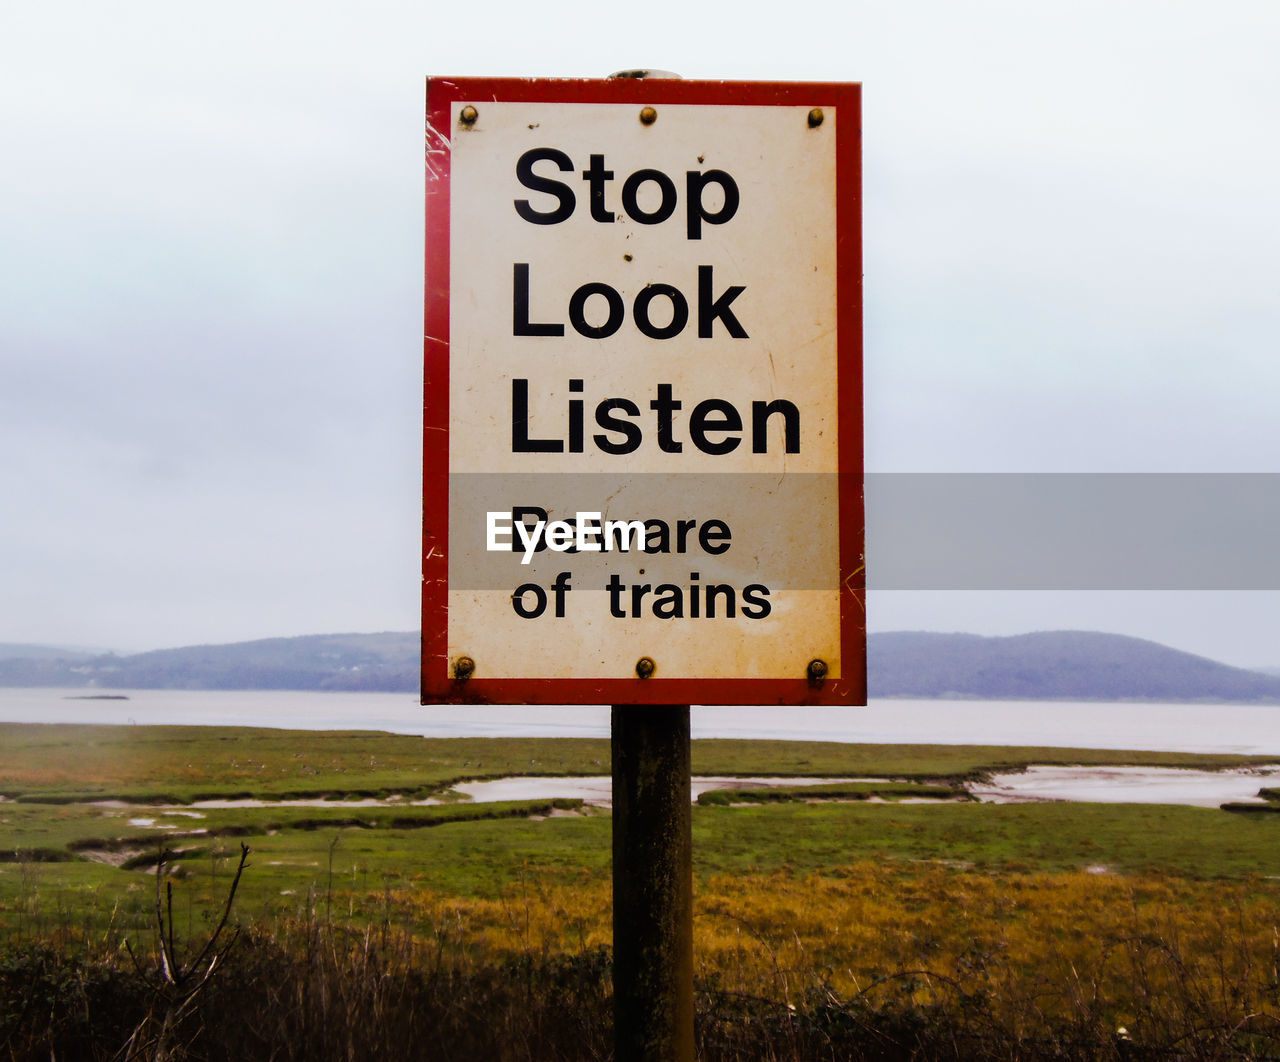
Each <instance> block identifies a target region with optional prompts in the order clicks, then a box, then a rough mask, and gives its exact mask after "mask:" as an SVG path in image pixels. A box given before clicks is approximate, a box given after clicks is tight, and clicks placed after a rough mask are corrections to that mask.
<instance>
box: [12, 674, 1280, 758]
mask: <svg viewBox="0 0 1280 1062" xmlns="http://www.w3.org/2000/svg"><path fill="white" fill-rule="evenodd" d="M100 692H102V693H124V694H127V696H128V698H129V699H128V700H118V701H117V700H103V701H99V700H82V699H71V698H76V697H84V696H85V694H86V691H85V690H83V689H80V690H57V689H0V722H22V723H108V724H117V725H132V724H137V725H147V724H159V723H181V724H190V725H199V726H260V727H278V728H284V729H296V730H384V731H389V732H391V733H397V734H422V735H426V736H430V737H499V736H513V737H608V736H609V709H608V707H606V706H599V705H596V706H580V705H572V706H554V705H551V706H548V705H541V706H510V705H503V706H470V705H461V706H459V705H441V706H432V707H422V706H421V705H419V704H418V703H417V699H416V698H415V697H414V695H412V694H404V693H305V692H295V691H210V692H206V691H198V690H122V691H108V690H103V691H100ZM692 727H693V736H694V737H695V738H706V737H726V738H756V739H764V738H773V739H784V740H788V739H789V740H809V741H846V742H864V743H869V744H937V745H1043V746H1050V747H1056V748H1062V747H1067V748H1072V747H1074V748H1105V749H1150V750H1157V751H1173V752H1205V753H1241V754H1245V755H1254V756H1257V755H1263V756H1269V755H1273V754H1274V755H1276V756H1280V706H1277V705H1240V704H1130V703H1119V704H1109V703H1093V702H1089V703H1071V702H1051V701H934V700H876V701H873V702H872V703H871V705H870V706H868V707H866V708H756V707H695V708H694V709H693V714H692Z"/></svg>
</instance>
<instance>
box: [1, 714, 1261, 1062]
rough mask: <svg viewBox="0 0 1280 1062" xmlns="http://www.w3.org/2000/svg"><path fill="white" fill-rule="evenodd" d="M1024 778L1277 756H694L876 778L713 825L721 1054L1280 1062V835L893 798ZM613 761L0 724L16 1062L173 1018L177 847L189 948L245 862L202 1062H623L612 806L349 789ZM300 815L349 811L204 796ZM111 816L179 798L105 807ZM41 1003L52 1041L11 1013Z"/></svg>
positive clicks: (1146, 810) (702, 1026)
mask: <svg viewBox="0 0 1280 1062" xmlns="http://www.w3.org/2000/svg"><path fill="white" fill-rule="evenodd" d="M1032 762H1055V763H1064V762H1065V763H1079V762H1088V763H1138V764H1159V765H1166V766H1235V765H1237V764H1240V763H1242V762H1256V761H1248V760H1243V759H1242V758H1240V757H1193V756H1178V755H1169V754H1163V753H1162V754H1134V753H1105V752H1087V751H1084V750H1039V749H999V748H986V747H967V748H966V747H919V748H910V747H898V746H847V745H829V744H821V743H779V742H727V741H724V742H721V741H712V742H695V745H694V763H695V768H694V769H695V772H697V773H704V774H723V775H729V776H733V775H740V776H749V775H774V776H783V777H785V776H788V775H790V776H795V777H800V776H818V777H822V776H827V777H832V778H838V777H866V778H879V779H885V780H884V781H877V782H868V783H848V782H839V783H835V782H833V783H828V784H826V785H820V786H816V787H809V786H804V787H786V788H784V789H782V790H779V791H774V792H771V793H760V792H759V791H752V790H733V791H720V792H719V793H713V794H707V795H706V796H707V798H709V799H704V800H702V801H700V802H699V804H698V805H697V806H695V807H694V809H693V834H694V860H695V866H694V872H695V904H696V910H695V936H696V945H695V947H696V962H697V964H698V985H699V995H698V1007H699V1011H698V1014H699V1042H700V1051H701V1057H703V1058H706V1059H725V1060H729V1059H742V1060H744V1062H745V1060H747V1059H752V1060H754V1059H796V1060H798V1059H802V1058H803V1059H808V1058H815V1059H816V1058H823V1059H828V1058H829V1059H836V1058H907V1057H912V1056H913V1055H914V1057H931V1058H957V1059H961V1058H1036V1057H1060V1058H1081V1059H1084V1058H1098V1057H1119V1052H1121V1050H1122V1048H1121V1047H1120V1046H1118V1043H1117V1040H1116V1035H1117V1034H1116V1029H1117V1028H1118V1027H1120V1026H1123V1027H1124V1028H1125V1029H1126V1030H1128V1032H1127V1033H1126V1036H1129V1037H1131V1038H1136V1039H1134V1042H1135V1043H1137V1044H1138V1045H1139V1046H1140V1047H1141V1048H1142V1050H1143V1051H1149V1052H1151V1053H1150V1054H1149V1055H1145V1056H1144V1055H1142V1054H1136V1055H1135V1054H1134V1052H1135V1051H1136V1050H1137V1048H1130V1047H1124V1048H1123V1050H1124V1051H1128V1052H1129V1057H1153V1058H1154V1057H1171V1056H1172V1055H1174V1054H1177V1053H1181V1054H1182V1055H1183V1056H1185V1057H1204V1058H1209V1057H1214V1058H1232V1057H1254V1056H1257V1057H1262V1056H1264V1055H1265V1054H1267V1053H1268V1052H1270V1053H1271V1054H1277V1053H1280V1033H1277V1031H1276V1030H1277V1028H1280V1013H1277V994H1278V992H1280V990H1278V989H1277V987H1276V986H1277V985H1280V943H1278V942H1280V886H1278V884H1277V883H1278V882H1280V843H1277V842H1280V817H1278V816H1275V815H1236V814H1231V813H1228V812H1224V811H1219V810H1210V809H1199V808H1185V807H1165V806H1159V805H1121V804H1115V805H1106V804H1008V805H986V804H977V803H971V802H953V801H952V802H938V803H932V804H912V803H903V802H902V798H904V797H908V796H919V795H949V794H952V793H954V792H955V791H956V790H955V784H956V781H957V779H961V778H970V777H978V776H981V775H983V774H985V773H988V772H992V771H996V770H1007V769H1011V768H1017V767H1019V766H1025V765H1026V764H1028V763H1032ZM607 764H608V750H607V743H605V742H598V741H590V740H577V739H563V740H545V739H537V740H534V739H505V740H504V739H493V740H480V739H474V740H473V739H465V740H458V741H428V740H424V739H420V738H410V737H397V736H395V735H385V734H364V733H355V732H349V733H343V734H327V733H310V732H307V733H296V732H295V733H290V732H286V731H252V730H234V729H232V730H221V729H213V728H175V727H157V728H150V727H89V728H84V727H75V728H72V727H39V726H4V727H0V790H3V791H4V792H5V793H6V794H9V796H10V798H9V799H6V800H5V801H4V802H2V803H0V852H7V853H9V855H8V858H9V859H10V860H12V861H10V862H0V1057H6V1058H25V1057H31V1058H35V1057H40V1058H42V1059H44V1058H49V1057H50V1056H51V1053H52V1054H54V1055H56V1057H82V1058H97V1057H101V1058H108V1057H111V1056H112V1054H113V1052H114V1051H115V1050H116V1048H117V1047H118V1046H119V1044H120V1043H121V1042H122V1038H123V1036H125V1035H127V1034H128V1033H129V1030H130V1029H134V1030H135V1031H136V1029H137V1028H139V1027H141V1026H140V1024H139V1023H140V1022H142V1021H143V1020H144V1017H145V1016H146V1015H151V1016H152V1018H154V1016H155V1013H157V1012H156V1011H155V1010H154V1008H155V1007H156V1006H157V1003H156V1000H157V999H158V998H159V997H158V996H157V995H156V991H155V989H154V981H147V980H146V979H145V978H144V979H142V980H139V977H140V976H141V974H140V973H139V972H137V971H135V970H134V969H133V968H132V965H131V964H129V963H128V962H127V961H126V959H125V953H124V952H123V951H122V950H121V949H122V942H123V941H124V940H128V941H130V942H131V945H132V947H133V948H134V950H135V951H136V952H137V953H139V954H148V953H153V952H152V951H151V949H152V948H153V946H154V937H155V878H154V874H153V873H152V870H151V868H152V867H153V866H154V863H155V860H156V857H157V855H158V853H159V851H160V849H161V846H162V845H167V846H168V847H169V848H170V849H175V850H177V851H178V852H179V853H180V854H179V855H177V856H176V857H174V863H175V865H172V866H170V867H169V868H168V869H169V870H170V871H171V876H170V877H169V879H168V880H169V881H170V882H172V884H173V888H174V892H173V896H174V899H173V906H172V912H173V924H174V927H175V930H174V931H175V933H176V935H177V936H178V937H179V938H180V940H181V941H182V943H183V945H184V946H189V945H193V944H194V943H198V941H199V940H200V939H201V937H202V934H205V933H207V932H208V930H209V926H210V921H211V919H212V918H213V917H214V915H215V914H216V912H217V910H218V909H219V907H220V904H221V902H222V900H223V899H224V898H225V894H226V890H227V888H228V885H229V882H230V879H231V875H232V872H233V871H234V867H235V862H236V858H237V856H238V853H239V845H240V842H241V841H245V842H247V843H248V844H249V845H250V847H251V849H252V854H251V857H250V860H249V868H248V870H247V871H246V874H245V877H244V879H243V881H242V883H241V887H240V892H239V894H238V895H237V898H236V917H237V919H238V920H239V921H241V922H242V923H243V924H244V925H245V926H246V927H247V928H246V931H245V934H244V935H243V937H242V940H241V942H240V943H239V944H238V945H237V947H236V949H234V950H233V951H232V952H231V953H230V957H229V959H228V962H229V963H230V964H231V967H232V968H233V970H234V972H233V973H229V974H226V975H222V976H220V977H219V978H217V979H215V980H214V981H213V982H211V987H210V989H209V990H208V993H207V1001H206V1002H203V1003H202V1004H201V1005H202V1006H207V1007H208V1008H211V1009H208V1010H202V1011H200V1012H199V1013H197V1014H196V1016H195V1018H194V1019H193V1021H195V1024H193V1025H192V1026H191V1027H190V1028H189V1029H186V1032H185V1033H184V1036H186V1037H187V1039H186V1040H185V1041H184V1042H185V1043H187V1044H188V1045H189V1046H191V1047H192V1050H193V1051H197V1053H199V1054H200V1055H201V1057H208V1058H215V1057H228V1058H231V1057H235V1058H244V1059H251V1058H259V1057H261V1058H267V1057H274V1058H280V1059H284V1058H303V1057H306V1058H315V1059H327V1058H334V1059H337V1058H364V1057H368V1058H375V1057H382V1058H397V1057H408V1056H409V1052H410V1051H411V1048H410V1047H409V1046H408V1045H411V1044H412V1045H417V1046H416V1047H414V1048H412V1050H421V1052H422V1055H423V1057H455V1058H467V1057H494V1058H574V1059H577V1058H582V1059H594V1058H605V1057H608V1054H609V1042H608V1040H609V1033H608V1029H609V1022H608V1006H609V1003H608V993H609V988H608V986H609V970H608V944H609V940H610V917H611V915H610V908H611V901H610V850H611V849H610V831H611V825H610V820H609V817H608V814H607V812H598V811H595V810H593V809H590V808H584V807H582V806H581V805H580V804H579V803H578V802H574V801H566V802H560V805H559V806H558V807H557V806H555V804H554V803H553V802H550V801H515V802H509V803H505V804H492V805H491V804H475V805H472V804H469V803H466V802H454V803H447V804H440V805H433V806H427V807H412V806H409V805H407V803H404V802H401V804H400V805H399V806H396V805H394V804H393V805H390V806H380V807H358V806H354V805H352V804H350V803H344V801H343V800H342V799H341V798H342V797H344V796H352V795H358V794H363V793H367V792H374V791H376V792H378V793H381V794H388V793H400V794H422V793H426V792H439V790H440V788H441V787H443V786H447V785H448V784H449V783H450V782H453V781H456V780H458V779H460V778H478V777H493V776H496V775H500V774H508V773H522V774H530V773H544V774H593V773H594V774H599V773H604V772H605V771H607ZM904 780H906V781H904ZM308 786H314V787H315V788H314V789H308V788H307V787H308ZM303 791H307V792H311V793H320V792H323V793H326V794H329V795H332V796H333V797H335V799H334V800H333V801H332V802H331V803H330V804H327V805H326V806H324V807H320V808H299V807H266V808H229V809H199V810H198V812H197V811H196V809H191V808H189V807H186V806H184V804H185V802H186V801H189V800H191V799H194V798H195V795H196V794H201V795H211V794H216V795H220V796H228V795H233V794H237V793H250V794H252V795H254V796H258V797H272V796H283V795H286V794H290V795H296V794H298V793H300V792H303ZM108 793H112V794H116V795H117V796H121V795H124V796H128V797H129V798H130V799H132V800H134V801H137V800H139V799H141V798H143V797H146V796H148V795H155V794H164V795H166V796H172V797H176V798H179V799H176V800H175V802H174V804H173V806H168V807H163V808H158V807H149V806H146V805H145V804H139V803H128V804H125V805H124V806H109V807H108V806H100V805H96V804H93V803H89V801H90V800H98V799H102V796H103V795H104V794H108ZM871 795H875V796H879V797H883V798H886V800H887V802H883V803H881V802H871V801H869V800H868V799H866V798H867V797H869V796H871ZM15 796H16V797H17V799H14V797H15ZM815 798H816V799H815ZM184 812H185V814H184ZM193 813H197V814H198V815H199V816H200V817H198V818H197V817H194V814H193ZM136 819H151V820H154V821H153V824H152V825H151V826H143V825H138V824H131V822H130V820H136ZM157 826H168V827H170V828H169V829H157V828H156V827H157ZM87 853H92V854H93V855H94V856H96V857H97V859H103V858H107V857H110V858H113V859H115V860H117V861H119V860H121V859H126V858H127V859H129V860H130V863H129V864H128V866H129V867H131V868H132V869H128V868H126V867H119V866H113V865H109V864H108V863H106V862H101V861H94V860H89V859H87V858H86V854H87ZM0 858H2V857H0ZM55 858H56V859H61V860H64V861H61V862H48V861H44V860H51V859H55ZM143 967H144V972H145V969H146V963H145V962H144V963H143ZM149 976H150V975H149ZM149 984H150V985H152V986H153V987H148V985H149ZM113 993H114V995H113ZM37 996H38V997H39V998H41V999H45V1000H47V1001H48V1006H47V1007H46V1010H45V1011H43V1012H42V1013H44V1015H45V1016H44V1018H42V1019H40V1021H43V1022H44V1024H43V1025H40V1021H37V1017H36V1016H33V1015H32V1014H31V1013H29V1008H27V1007H26V1006H25V1004H24V1005H23V1006H22V1007H17V1008H15V1007H10V1009H9V1010H8V1011H6V1009H5V1006H4V1001H5V1000H6V999H7V1000H9V1001H11V1002H12V1001H14V1000H25V999H30V998H37ZM86 1015H89V1016H94V1015H96V1016H97V1017H96V1018H94V1020H93V1021H88V1019H87V1018H86V1017H85V1016H86ZM298 1015H301V1016H302V1017H301V1018H299V1017H298ZM303 1019H305V1020H303ZM86 1021H88V1024H87V1025H86V1024H85V1023H86ZM300 1022H301V1023H302V1024H299V1023H300ZM246 1030H248V1031H249V1032H246ZM250 1032H251V1033H252V1036H250ZM237 1036H238V1037H240V1039H239V1040H236V1039H235V1038H236V1037H237ZM246 1036H247V1037H249V1039H248V1040H246V1039H245V1037H246ZM60 1037H61V1039H59V1038H60ZM76 1037H80V1039H78V1040H77V1039H76ZM113 1037H114V1039H113ZM254 1037H257V1039H254ZM24 1038H25V1039H24ZM219 1038H221V1039H219ZM495 1038H497V1039H495ZM250 1040H252V1042H250ZM233 1041H234V1042H233ZM24 1045H25V1046H24ZM95 1045H96V1046H95ZM113 1045H114V1046H113ZM356 1045H360V1046H356ZM1072 1045H1075V1046H1072ZM1082 1045H1083V1046H1082ZM24 1051H25V1052H26V1053H25V1054H24ZM379 1051H380V1052H381V1054H379ZM1159 1052H1165V1054H1160V1053H1159ZM1251 1052H1252V1054H1251Z"/></svg>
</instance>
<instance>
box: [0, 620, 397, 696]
mask: <svg viewBox="0 0 1280 1062" xmlns="http://www.w3.org/2000/svg"><path fill="white" fill-rule="evenodd" d="M418 652H419V649H418V634H417V632H416V631H413V632H406V633H394V632H389V633H382V634H313V635H305V636H303V637H299V638H266V639H262V640H260V641H253V642H234V643H232V644H229V645H197V646H191V647H188V648H182V649H157V650H153V651H152V652H148V653H138V654H135V655H131V656H116V655H115V654H113V653H108V654H105V655H101V656H92V657H87V658H86V657H82V656H74V655H68V656H63V657H58V656H50V655H47V654H42V655H40V656H36V657H28V658H10V659H0V686H68V687H81V686H86V687H112V688H115V689H191V690H378V691H401V692H404V691H414V690H417V688H418Z"/></svg>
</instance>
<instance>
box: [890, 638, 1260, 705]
mask: <svg viewBox="0 0 1280 1062" xmlns="http://www.w3.org/2000/svg"><path fill="white" fill-rule="evenodd" d="M867 658H868V670H869V685H870V688H871V692H872V696H876V697H970V698H978V699H984V700H985V699H1002V698H1009V699H1025V700H1033V699H1046V700H1105V701H1118V700H1151V701H1266V702H1277V703H1280V678H1277V677H1274V676H1270V675H1265V674H1262V673H1261V672H1257V671H1249V670H1246V669H1244V668H1238V667H1229V666H1228V665H1226V664H1220V663H1218V662H1217V661H1214V660H1209V659H1207V658H1206V657H1203V656H1196V655H1194V654H1192V653H1184V652H1181V651H1179V650H1177V649H1170V648H1169V647H1168V646H1165V645H1160V644H1159V643H1157V642H1150V641H1145V640H1144V639H1141V638H1130V637H1127V636H1124V635H1120V634H1102V633H1099V632H1096V631H1040V632H1037V633H1034V634H1018V635H1012V636H1009V637H998V638H991V637H983V636H981V635H977V634H935V633H930V632H925V631H895V632H891V633H884V634H873V635H871V636H869V637H868V639H867Z"/></svg>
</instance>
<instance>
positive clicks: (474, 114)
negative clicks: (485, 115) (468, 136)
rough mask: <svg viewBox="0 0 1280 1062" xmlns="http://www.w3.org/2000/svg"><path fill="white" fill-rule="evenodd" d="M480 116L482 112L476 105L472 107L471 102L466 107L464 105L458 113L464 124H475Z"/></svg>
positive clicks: (459, 119)
mask: <svg viewBox="0 0 1280 1062" xmlns="http://www.w3.org/2000/svg"><path fill="white" fill-rule="evenodd" d="M479 117H480V112H479V111H477V110H476V109H475V108H474V107H472V106H471V104H469V103H468V104H467V105H466V106H465V107H463V108H462V110H461V111H460V112H459V113H458V121H460V122H461V123H462V124H463V125H475V124H476V119H477V118H479Z"/></svg>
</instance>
